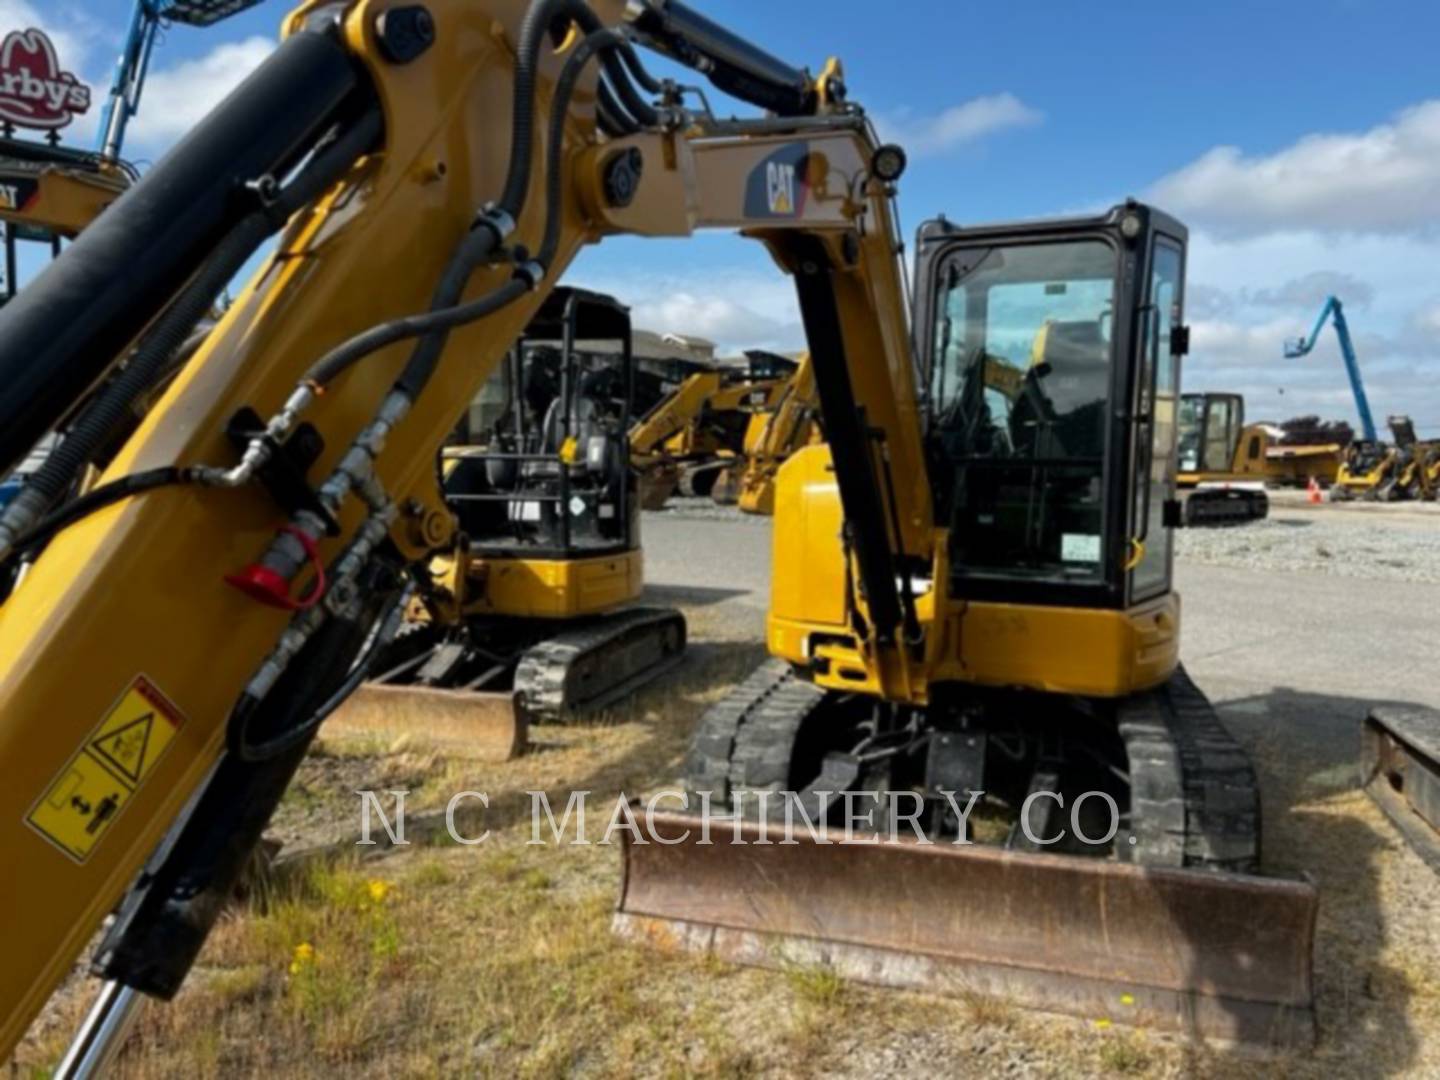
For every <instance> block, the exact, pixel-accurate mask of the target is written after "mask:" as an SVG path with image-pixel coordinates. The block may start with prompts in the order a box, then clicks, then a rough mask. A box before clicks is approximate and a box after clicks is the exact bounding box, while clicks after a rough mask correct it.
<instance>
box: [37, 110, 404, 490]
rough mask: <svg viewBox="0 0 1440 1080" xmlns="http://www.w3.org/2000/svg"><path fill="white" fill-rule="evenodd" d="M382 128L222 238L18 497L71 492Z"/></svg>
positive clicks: (373, 128)
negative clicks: (289, 225) (209, 315)
mask: <svg viewBox="0 0 1440 1080" xmlns="http://www.w3.org/2000/svg"><path fill="white" fill-rule="evenodd" d="M381 129H382V121H381V117H380V113H379V111H378V109H374V108H372V109H370V110H368V111H367V112H365V113H364V114H363V115H362V116H361V117H360V118H359V119H358V120H356V121H355V122H354V123H353V124H351V125H350V126H349V127H348V128H347V129H346V130H345V131H344V132H343V133H341V134H339V135H338V136H335V137H333V138H331V139H330V140H329V141H328V142H327V143H326V144H325V145H324V146H322V147H321V148H319V149H317V150H316V152H315V155H314V157H313V158H312V159H311V160H310V161H309V162H308V163H307V165H306V166H305V167H304V168H303V169H302V170H301V171H300V173H299V174H298V175H297V176H295V177H294V179H293V180H292V181H291V182H290V183H289V184H287V185H286V186H285V187H284V188H282V189H280V190H279V191H278V192H275V193H274V194H273V197H272V198H270V199H269V200H268V201H267V202H266V203H265V205H264V206H262V208H261V209H259V210H257V211H255V212H253V213H251V214H250V215H249V216H248V217H246V218H244V219H243V220H242V221H241V222H240V224H239V225H237V226H236V227H235V228H234V229H233V230H231V231H230V232H229V233H228V234H227V235H226V236H225V238H224V239H223V240H222V241H221V242H220V245H219V247H218V248H216V250H215V253H214V254H213V255H212V256H211V257H210V259H209V260H208V261H207V262H206V263H205V264H204V265H203V266H202V267H201V268H200V271H199V273H198V274H197V275H196V276H195V278H194V279H193V280H192V281H191V282H190V283H189V284H188V285H186V286H185V288H184V289H182V290H181V292H180V294H179V295H178V296H177V297H176V298H175V300H174V301H173V302H172V303H171V304H170V306H169V307H168V308H167V309H166V310H165V312H164V313H163V314H162V315H161V316H160V317H159V319H157V320H156V323H155V325H154V326H153V327H152V328H151V329H150V330H149V331H148V332H147V333H146V335H145V337H144V338H143V339H142V340H141V342H140V344H139V345H138V346H137V347H136V349H135V351H134V353H133V354H132V355H131V356H130V358H129V360H128V361H127V362H126V364H125V366H124V368H123V369H122V370H121V371H120V373H119V374H118V375H117V376H116V377H115V379H114V380H113V381H112V382H111V383H110V384H109V385H108V386H106V387H105V388H104V389H103V390H101V391H100V393H99V394H98V395H96V397H95V399H94V400H93V401H91V402H90V403H89V405H88V406H87V407H86V408H85V410H84V411H83V412H82V413H81V414H80V416H79V418H78V419H77V420H76V421H75V423H74V425H72V427H71V429H70V430H69V431H68V432H67V433H66V435H65V437H64V438H63V439H62V440H61V442H60V444H59V445H58V446H57V447H56V448H55V449H54V450H53V451H52V452H51V453H50V455H49V456H48V457H47V458H46V459H45V463H44V464H43V465H42V466H41V467H40V468H39V469H38V470H37V471H36V472H35V473H34V474H33V475H32V476H30V477H29V478H28V479H27V480H26V483H25V487H26V490H27V492H29V493H33V494H26V495H24V496H23V497H25V498H27V499H34V500H36V501H37V503H38V504H40V505H44V506H48V505H50V504H51V503H53V502H54V501H55V500H56V499H58V498H59V497H60V496H61V495H62V494H63V493H64V492H65V491H66V490H67V489H68V488H69V487H70V484H71V482H72V481H73V479H74V477H75V474H76V473H77V472H78V471H79V470H80V468H81V467H82V466H83V465H85V463H86V462H88V461H90V459H91V458H92V457H93V456H94V454H95V452H96V450H97V449H98V448H99V447H100V446H101V444H102V443H103V442H104V441H105V440H106V438H108V437H109V435H110V433H111V432H112V431H113V430H114V429H115V427H116V425H117V424H119V423H120V421H121V420H123V419H124V418H125V417H126V415H128V413H129V411H130V408H131V405H132V404H133V403H134V401H135V399H136V398H138V397H139V396H140V395H141V394H143V393H144V392H145V391H147V390H149V389H150V388H151V386H152V385H153V384H154V383H155V381H156V379H157V378H159V377H160V375H162V374H163V373H164V372H165V371H166V370H167V369H168V367H169V364H170V359H171V357H173V356H174V355H175V353H176V351H177V350H178V349H179V348H180V347H181V346H182V345H183V344H184V343H185V341H186V340H187V339H188V338H189V336H190V335H191V333H193V332H194V329H195V326H196V324H198V323H199V321H200V320H201V319H202V318H204V316H205V314H206V312H208V311H209V310H210V308H211V307H212V306H213V304H214V303H215V298H216V297H218V296H219V295H220V293H221V291H222V290H223V289H224V288H225V286H226V285H227V284H228V283H229V282H230V281H231V280H232V279H233V278H234V276H235V275H236V274H237V273H238V272H239V271H240V269H241V267H243V266H244V265H245V262H246V260H247V259H249V258H250V256H251V255H253V254H254V253H255V251H256V250H257V249H258V248H259V247H260V245H261V244H262V243H264V242H265V240H266V238H267V237H269V236H270V235H271V234H272V233H273V232H275V231H276V230H277V229H279V228H280V227H281V226H282V225H283V224H284V223H285V221H286V219H287V218H289V217H290V215H291V214H293V213H295V211H297V210H299V209H300V208H301V207H302V206H304V205H305V204H307V203H309V202H310V201H312V200H313V199H315V198H316V197H318V196H319V195H320V194H321V193H322V192H323V191H324V190H325V189H326V188H328V187H329V186H330V185H331V184H332V183H334V182H335V180H336V179H338V178H339V177H340V176H341V175H342V174H343V173H344V171H345V170H346V169H348V168H349V167H350V166H351V165H352V164H353V163H354V162H355V160H356V158H358V157H359V156H360V155H361V154H363V153H365V152H366V151H367V150H370V149H372V148H373V147H374V146H375V144H376V143H377V142H378V141H379V139H380V135H381Z"/></svg>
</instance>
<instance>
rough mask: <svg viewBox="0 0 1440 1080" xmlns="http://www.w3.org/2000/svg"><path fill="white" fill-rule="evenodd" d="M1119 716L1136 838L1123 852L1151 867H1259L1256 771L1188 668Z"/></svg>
mask: <svg viewBox="0 0 1440 1080" xmlns="http://www.w3.org/2000/svg"><path fill="white" fill-rule="evenodd" d="M1119 721H1120V723H1119V727H1120V735H1121V737H1122V738H1123V739H1124V740H1125V749H1126V752H1127V754H1128V755H1129V758H1130V785H1131V790H1130V813H1131V831H1132V832H1133V833H1134V835H1135V836H1136V838H1137V840H1138V842H1137V843H1136V844H1135V845H1133V847H1131V848H1129V849H1128V851H1127V850H1126V849H1125V848H1124V847H1123V845H1122V846H1121V852H1122V856H1123V855H1126V854H1128V856H1129V857H1130V859H1131V861H1133V862H1138V863H1143V864H1145V865H1149V866H1189V867H1196V868H1200V869H1215V870H1231V871H1236V872H1239V873H1255V872H1257V871H1258V870H1259V867H1260V789H1259V785H1258V784H1257V783H1256V780H1255V769H1254V767H1253V766H1252V765H1251V763H1250V758H1249V755H1247V754H1246V753H1245V751H1244V749H1243V748H1241V746H1240V744H1239V743H1237V742H1236V741H1235V739H1234V737H1233V736H1231V734H1230V733H1229V731H1227V730H1226V729H1225V725H1224V724H1222V723H1221V722H1220V718H1219V717H1218V716H1216V715H1215V710H1214V708H1213V707H1212V706H1211V705H1210V702H1209V701H1208V700H1207V699H1206V697H1205V695H1204V694H1202V693H1201V692H1200V689H1199V687H1197V686H1196V685H1195V683H1194V682H1193V681H1191V679H1190V676H1189V675H1188V674H1186V672H1185V669H1184V668H1183V667H1182V668H1178V669H1177V670H1176V672H1175V674H1174V675H1173V676H1171V678H1170V681H1169V682H1168V683H1166V684H1165V685H1164V686H1162V687H1160V688H1159V689H1158V690H1154V691H1151V692H1150V693H1148V694H1144V695H1141V696H1140V697H1137V698H1135V699H1133V700H1131V701H1129V702H1126V703H1125V704H1124V705H1122V706H1121V710H1120V717H1119Z"/></svg>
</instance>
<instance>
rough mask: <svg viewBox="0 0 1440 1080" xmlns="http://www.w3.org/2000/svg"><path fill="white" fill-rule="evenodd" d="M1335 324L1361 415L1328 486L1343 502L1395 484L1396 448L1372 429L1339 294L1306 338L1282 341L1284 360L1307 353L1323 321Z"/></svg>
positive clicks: (1333, 496) (1330, 298)
mask: <svg viewBox="0 0 1440 1080" xmlns="http://www.w3.org/2000/svg"><path fill="white" fill-rule="evenodd" d="M1327 322H1328V323H1331V324H1332V325H1333V326H1334V327H1335V338H1336V340H1337V341H1338V342H1339V344H1340V356H1341V357H1342V358H1343V359H1344V361H1345V375H1346V377H1347V378H1348V379H1349V380H1350V392H1351V393H1352V394H1353V395H1354V397H1355V411H1356V413H1358V414H1359V417H1360V436H1361V437H1360V438H1358V439H1356V440H1354V441H1353V442H1351V444H1350V446H1349V447H1348V448H1347V449H1346V451H1345V459H1344V461H1343V462H1342V464H1341V466H1340V469H1339V471H1338V473H1337V474H1336V477H1335V483H1334V486H1333V487H1331V489H1330V498H1331V499H1332V500H1336V501H1344V500H1346V499H1354V498H1367V499H1369V498H1378V497H1380V496H1381V493H1382V489H1386V488H1387V487H1388V488H1390V489H1393V487H1394V472H1395V466H1396V464H1397V457H1396V454H1395V448H1394V447H1393V446H1388V445H1386V444H1385V443H1384V442H1382V441H1381V440H1380V434H1379V432H1378V431H1377V430H1376V428H1375V420H1374V417H1373V416H1371V414H1370V398H1369V396H1368V395H1367V394H1366V393H1365V380H1364V379H1363V378H1362V377H1361V375H1360V360H1359V358H1358V357H1357V356H1356V355H1355V343H1354V342H1353V341H1352V340H1351V338H1350V324H1349V322H1348V321H1347V320H1346V318H1345V307H1344V305H1343V304H1341V302H1340V300H1339V298H1338V297H1335V296H1327V297H1326V298H1325V303H1324V304H1323V305H1322V306H1321V308H1320V314H1319V315H1317V316H1316V317H1315V325H1314V326H1312V327H1311V328H1310V333H1309V334H1308V335H1307V336H1305V337H1300V338H1293V339H1291V340H1288V341H1286V342H1285V357H1286V359H1292V360H1293V359H1297V358H1299V357H1302V356H1307V355H1309V353H1310V352H1311V350H1313V349H1314V348H1315V344H1316V342H1317V341H1319V340H1320V334H1321V332H1322V331H1323V330H1324V329H1325V324H1326V323H1327Z"/></svg>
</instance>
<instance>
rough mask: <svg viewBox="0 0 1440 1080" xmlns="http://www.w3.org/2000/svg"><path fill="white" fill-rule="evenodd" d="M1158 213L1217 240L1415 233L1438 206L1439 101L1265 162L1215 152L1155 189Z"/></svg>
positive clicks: (1236, 151) (1432, 220) (1307, 142)
mask: <svg viewBox="0 0 1440 1080" xmlns="http://www.w3.org/2000/svg"><path fill="white" fill-rule="evenodd" d="M1150 197H1151V198H1152V199H1153V200H1154V201H1155V202H1156V203H1158V204H1159V205H1161V206H1164V207H1165V208H1166V209H1168V210H1170V211H1172V212H1173V213H1176V214H1178V215H1180V216H1181V217H1182V218H1186V219H1188V220H1190V221H1192V222H1193V223H1195V224H1198V225H1203V226H1205V227H1206V228H1209V229H1211V230H1213V231H1215V232H1217V233H1222V234H1226V235H1232V236H1253V235H1259V234H1264V233H1268V232H1274V231H1285V230H1321V231H1331V232H1342V233H1344V232H1355V233H1381V234H1396V233H1420V232H1433V231H1434V230H1435V229H1436V226H1437V221H1436V207H1437V206H1440V100H1436V101H1426V102H1422V103H1421V104H1418V105H1414V106H1412V107H1410V108H1407V109H1404V110H1402V111H1401V112H1399V113H1398V114H1396V116H1395V117H1394V118H1393V119H1392V120H1390V121H1389V122H1388V123H1384V124H1378V125H1376V126H1375V127H1373V128H1371V129H1370V130H1368V131H1364V132H1361V133H1359V134H1353V133H1351V134H1312V135H1306V136H1304V137H1302V138H1300V139H1298V140H1297V141H1295V142H1294V143H1292V144H1291V145H1289V146H1287V147H1285V148H1283V149H1281V150H1278V151H1276V152H1275V153H1273V154H1265V155H1253V156H1247V155H1246V154H1245V152H1244V151H1242V150H1241V149H1240V148H1239V147H1235V146H1218V147H1215V148H1214V149H1212V150H1210V151H1209V152H1207V153H1205V154H1204V155H1202V156H1201V157H1200V158H1198V159H1197V160H1196V161H1194V162H1192V163H1191V164H1189V165H1187V166H1185V167H1184V168H1182V169H1180V170H1179V171H1177V172H1174V173H1171V174H1170V175H1169V176H1166V177H1164V178H1162V179H1161V180H1160V181H1159V182H1158V183H1156V184H1155V185H1154V186H1153V187H1152V189H1151V191H1150Z"/></svg>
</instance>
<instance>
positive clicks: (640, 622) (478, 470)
mask: <svg viewBox="0 0 1440 1080" xmlns="http://www.w3.org/2000/svg"><path fill="white" fill-rule="evenodd" d="M630 346H631V334H630V314H629V312H628V310H627V309H625V308H624V307H622V306H621V305H620V304H618V303H616V302H615V301H614V300H612V299H611V298H609V297H607V296H602V295H600V294H597V293H591V292H586V291H583V290H579V289H572V288H566V287H561V288H557V289H555V290H554V291H553V292H551V293H550V295H549V296H547V297H546V299H545V302H544V304H542V305H541V307H540V310H539V312H538V313H537V314H536V316H535V318H534V319H532V320H531V323H530V325H529V327H527V329H526V331H525V334H524V335H523V336H522V337H521V339H520V340H519V342H517V344H516V345H515V347H514V348H513V349H511V350H510V353H509V355H508V357H507V358H506V360H505V362H504V363H503V364H502V365H501V367H500V369H499V370H498V371H497V372H496V374H495V375H494V376H492V377H491V380H490V383H488V384H487V387H486V390H487V391H490V390H492V389H499V390H500V393H499V394H498V395H497V394H493V393H492V394H489V397H490V398H492V399H494V400H495V402H496V403H497V404H499V406H500V410H499V415H498V416H495V417H494V418H493V421H492V422H489V423H486V424H485V427H484V430H482V431H479V432H470V433H468V434H467V435H466V436H465V437H464V440H463V441H464V442H465V443H467V444H468V445H461V446H452V447H448V448H447V449H446V450H445V451H444V452H443V454H442V459H441V469H442V472H443V481H442V482H443V487H444V491H445V499H446V502H447V503H448V505H449V507H450V509H451V511H452V512H453V513H454V514H455V517H456V519H457V521H458V522H459V526H460V531H459V532H458V534H457V536H456V540H455V544H454V547H453V549H452V550H451V551H449V552H447V553H446V554H445V555H442V556H440V557H438V558H436V559H435V560H434V561H433V562H432V563H431V565H430V568H429V575H428V576H427V577H426V578H425V579H424V580H423V581H422V583H421V587H420V590H419V593H418V595H417V597H416V598H415V600H413V601H412V602H411V606H412V611H411V613H410V615H409V617H408V618H407V620H406V623H405V625H404V626H403V628H402V629H401V631H400V633H399V634H398V635H397V637H396V639H395V641H394V642H393V643H392V644H391V645H390V646H389V647H388V648H387V649H386V650H385V651H384V652H383V653H382V654H381V656H380V657H379V659H378V660H377V661H376V663H375V667H374V670H375V671H376V672H377V674H376V676H375V678H374V679H373V680H372V681H371V682H369V683H367V684H366V685H364V686H362V687H361V688H360V689H359V690H358V691H356V693H355V694H354V695H352V696H351V698H350V699H349V700H348V701H347V702H346V703H345V704H344V705H343V706H342V707H341V709H340V710H339V711H338V713H337V715H336V717H335V722H336V723H337V724H339V725H343V726H348V727H352V728H360V729H371V730H384V731H391V730H396V729H400V730H407V729H410V728H414V729H416V730H422V731H426V732H429V733H431V734H437V735H440V736H443V737H448V738H453V739H456V740H459V741H463V742H465V743H466V744H468V745H469V747H470V749H471V752H472V753H475V754H477V755H479V756H484V757H490V758H494V759H501V760H503V759H505V758H507V757H510V756H512V755H513V754H515V753H518V752H519V751H520V750H522V749H523V748H524V745H525V741H526V729H527V727H528V725H529V724H530V723H531V722H537V721H558V720H565V719H570V718H573V717H575V716H578V715H580V714H583V713H586V712H592V711H595V710H598V709H601V708H604V707H606V706H607V705H610V704H613V703H614V702H616V701H618V700H620V699H621V698H623V697H624V696H625V695H627V694H629V693H631V692H632V691H634V690H635V689H636V688H637V687H639V686H640V685H642V684H643V683H645V682H648V681H649V680H651V679H653V678H655V677H656V676H657V675H659V674H661V673H662V672H664V671H666V670H667V669H669V668H670V667H672V666H673V665H674V664H676V663H678V662H679V660H680V659H681V657H682V655H683V653H684V649H685V618H684V616H683V615H681V614H680V612H678V611H675V610H674V609H670V608H647V607H636V606H633V604H634V601H636V600H637V599H638V598H639V596H640V594H641V591H642V589H643V584H644V582H643V576H644V575H643V568H644V557H643V553H642V551H641V548H640V503H639V498H638V495H637V491H636V476H635V472H634V470H633V469H632V468H631V467H630V450H629V441H628V439H627V437H626V433H627V431H628V430H629V428H630V413H631V408H630V403H631V400H632V398H633V393H634V385H633V379H634V362H633V357H632V354H631V347H630ZM484 396H486V395H485V393H484V392H482V397H484ZM493 407H494V406H493V405H492V408H493Z"/></svg>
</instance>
